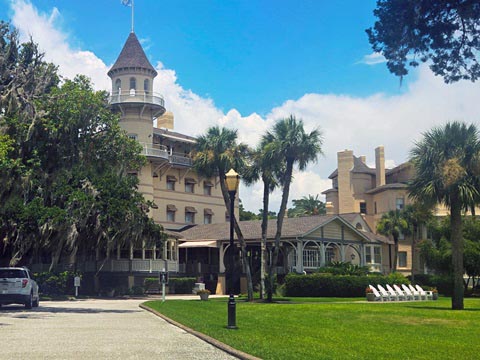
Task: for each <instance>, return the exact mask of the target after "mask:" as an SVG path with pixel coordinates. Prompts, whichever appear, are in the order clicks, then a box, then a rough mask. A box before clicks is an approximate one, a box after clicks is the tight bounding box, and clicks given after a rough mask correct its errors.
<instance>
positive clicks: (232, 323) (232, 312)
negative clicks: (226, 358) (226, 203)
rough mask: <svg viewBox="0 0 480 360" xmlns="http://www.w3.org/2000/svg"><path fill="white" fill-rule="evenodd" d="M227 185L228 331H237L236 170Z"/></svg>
mask: <svg viewBox="0 0 480 360" xmlns="http://www.w3.org/2000/svg"><path fill="white" fill-rule="evenodd" d="M225 183H226V184H227V190H228V195H229V197H230V246H229V252H230V259H229V263H230V266H229V271H228V274H227V275H228V281H227V287H228V292H229V295H230V296H229V298H228V324H227V329H236V328H237V314H236V311H237V309H236V307H237V304H236V303H235V297H234V295H233V291H234V290H233V288H234V284H233V273H234V267H235V264H234V261H235V258H234V257H235V251H234V246H233V216H234V215H233V214H234V210H235V195H236V193H237V189H238V184H239V183H240V175H238V174H237V173H236V172H235V170H233V169H230V171H229V172H228V173H226V174H225Z"/></svg>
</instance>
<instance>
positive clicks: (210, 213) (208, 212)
mask: <svg viewBox="0 0 480 360" xmlns="http://www.w3.org/2000/svg"><path fill="white" fill-rule="evenodd" d="M203 213H204V214H206V215H214V214H213V211H212V209H204V210H203Z"/></svg>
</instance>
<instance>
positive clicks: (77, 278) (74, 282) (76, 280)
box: [73, 276, 80, 287]
mask: <svg viewBox="0 0 480 360" xmlns="http://www.w3.org/2000/svg"><path fill="white" fill-rule="evenodd" d="M73 286H77V287H78V286H80V276H75V277H74V278H73Z"/></svg>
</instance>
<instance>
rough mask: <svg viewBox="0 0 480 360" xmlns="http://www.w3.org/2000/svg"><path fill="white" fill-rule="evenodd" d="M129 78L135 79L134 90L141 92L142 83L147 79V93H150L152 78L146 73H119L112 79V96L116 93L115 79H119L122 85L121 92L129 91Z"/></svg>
mask: <svg viewBox="0 0 480 360" xmlns="http://www.w3.org/2000/svg"><path fill="white" fill-rule="evenodd" d="M131 77H134V78H135V79H136V90H138V91H142V92H143V91H144V89H143V85H144V81H145V80H146V79H148V80H149V87H148V91H150V92H152V89H153V78H152V76H150V75H148V74H146V73H145V74H142V73H135V74H132V73H128V74H122V73H119V74H117V75H116V76H114V77H113V78H112V93H113V94H114V93H116V92H117V91H118V89H117V87H116V86H115V83H116V82H117V79H120V81H121V82H122V84H121V85H122V86H121V90H122V92H124V91H130V78H131Z"/></svg>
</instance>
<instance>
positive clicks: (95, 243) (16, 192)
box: [0, 22, 163, 269]
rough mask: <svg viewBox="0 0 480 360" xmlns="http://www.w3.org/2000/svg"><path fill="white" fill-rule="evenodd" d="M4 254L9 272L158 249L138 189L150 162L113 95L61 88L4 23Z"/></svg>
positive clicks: (79, 82)
mask: <svg viewBox="0 0 480 360" xmlns="http://www.w3.org/2000/svg"><path fill="white" fill-rule="evenodd" d="M0 138H1V140H2V141H1V143H2V145H1V146H0V185H1V186H0V204H1V206H0V239H1V240H2V241H1V242H0V256H1V258H2V259H3V262H5V260H7V261H8V263H9V264H10V265H15V264H19V263H26V262H28V261H32V260H33V259H35V258H36V257H38V256H39V255H40V254H41V252H42V251H46V252H48V253H50V254H51V255H52V256H51V269H53V268H55V266H56V264H57V263H58V261H59V260H60V258H61V256H68V257H69V259H70V261H73V262H75V259H76V257H77V255H78V254H80V255H83V254H87V253H92V252H93V253H95V251H96V250H97V249H98V250H102V251H105V252H108V251H110V250H111V249H113V248H114V247H119V246H124V245H126V244H129V243H133V242H135V243H136V244H137V245H141V244H142V243H143V242H145V243H147V244H148V243H152V244H153V243H156V242H162V240H163V233H162V231H161V227H160V226H158V225H156V224H155V223H154V222H153V220H152V219H150V218H149V217H148V216H147V212H148V209H149V207H150V206H151V205H152V204H151V203H148V202H146V201H145V200H144V198H143V196H142V195H141V194H140V193H138V191H137V184H138V180H137V178H136V177H135V176H131V175H129V174H128V172H129V171H138V169H140V168H141V166H142V165H143V163H144V161H145V158H144V157H143V156H141V155H140V149H139V146H138V144H137V143H136V142H135V141H132V140H131V139H129V138H128V137H127V136H126V134H125V132H124V131H122V130H121V128H120V126H119V124H118V117H117V116H116V115H114V114H113V113H112V112H111V111H110V109H109V106H108V102H107V93H105V92H96V91H94V90H93V88H92V86H91V84H90V82H89V80H88V79H86V78H85V77H82V76H78V77H76V78H75V79H74V80H64V81H62V82H60V79H59V76H58V75H57V70H56V67H55V66H54V65H53V64H49V63H46V62H45V61H44V60H43V54H42V53H40V52H39V51H38V48H37V45H36V44H34V43H33V42H31V41H30V42H27V43H23V44H21V43H19V40H18V38H17V33H16V31H15V30H13V29H11V28H10V26H9V25H8V24H6V23H3V22H2V23H0Z"/></svg>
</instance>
